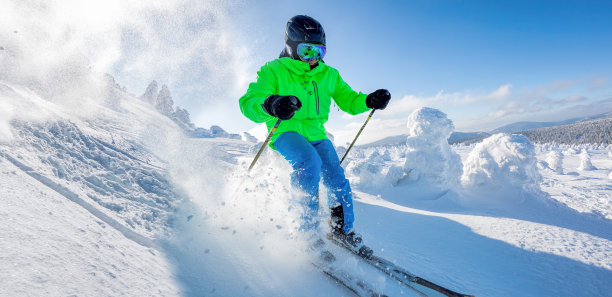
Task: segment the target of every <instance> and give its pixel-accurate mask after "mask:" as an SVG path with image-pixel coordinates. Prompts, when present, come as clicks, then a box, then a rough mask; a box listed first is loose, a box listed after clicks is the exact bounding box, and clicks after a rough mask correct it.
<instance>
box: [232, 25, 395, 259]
mask: <svg viewBox="0 0 612 297" xmlns="http://www.w3.org/2000/svg"><path fill="white" fill-rule="evenodd" d="M325 52H326V47H325V31H323V27H322V26H321V24H320V23H319V22H318V21H316V20H315V19H313V18H312V17H309V16H305V15H297V16H295V17H293V18H291V19H290V20H289V21H288V22H287V25H286V28H285V48H284V49H283V50H282V52H281V54H280V57H279V58H278V59H275V60H272V61H270V62H268V63H266V64H265V65H264V66H263V67H261V69H260V70H259V71H258V72H257V81H256V82H253V83H251V84H250V85H249V88H248V90H247V92H246V94H245V95H244V96H242V97H241V98H240V101H239V103H240V110H241V112H242V113H243V114H244V115H245V116H246V117H247V118H249V119H250V120H252V121H254V122H256V123H261V122H265V123H266V125H267V127H268V130H270V129H271V128H272V126H273V125H274V124H275V122H276V121H277V119H276V118H278V119H280V120H282V122H281V123H280V125H279V127H278V129H277V130H276V132H275V134H274V135H273V136H272V138H271V140H270V147H272V148H273V149H275V150H276V151H278V152H279V153H280V154H281V155H282V156H283V157H284V158H285V159H286V160H287V161H289V163H290V164H291V166H292V167H293V172H292V173H291V182H292V184H293V185H294V186H295V187H297V188H299V189H300V190H301V191H303V192H304V193H306V197H304V201H303V203H304V204H305V206H306V207H305V210H306V213H305V215H304V218H303V219H304V222H303V228H304V229H316V228H317V227H318V220H317V212H318V204H319V202H318V192H319V180H320V178H321V176H322V178H323V184H324V185H325V186H326V187H327V189H328V205H329V207H330V210H331V228H332V236H334V237H336V238H337V239H339V240H341V241H342V242H344V243H346V244H348V245H350V246H351V247H352V248H353V249H354V250H355V251H357V252H358V253H359V254H361V255H362V256H366V257H370V256H371V255H372V250H371V249H370V248H368V247H367V246H365V245H364V244H363V240H362V238H361V236H360V235H359V234H357V233H355V231H354V229H353V222H354V215H353V200H352V194H351V187H350V185H349V181H348V180H347V179H346V177H345V176H344V170H343V168H342V167H341V166H340V161H339V159H338V155H337V153H336V150H335V148H334V146H333V144H332V142H331V141H330V140H329V139H328V138H327V135H326V132H325V128H324V126H323V124H324V123H325V122H326V121H327V119H328V115H329V111H330V105H331V99H332V98H333V100H334V101H335V102H336V104H337V105H338V107H339V108H340V109H342V110H343V111H345V112H347V113H349V114H351V115H356V114H359V113H363V112H365V111H369V110H370V109H384V108H385V107H386V106H387V104H388V103H389V100H390V99H391V94H390V93H389V92H388V91H387V90H385V89H379V90H377V91H374V92H373V93H371V94H369V95H366V94H364V93H358V92H356V91H353V90H352V89H351V87H350V86H349V85H348V84H347V83H346V82H344V80H343V79H342V78H341V77H340V75H339V73H338V71H337V70H336V69H334V68H332V67H330V66H327V65H326V64H325V63H324V62H323V57H324V56H325Z"/></svg>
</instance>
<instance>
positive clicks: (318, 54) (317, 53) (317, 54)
mask: <svg viewBox="0 0 612 297" xmlns="http://www.w3.org/2000/svg"><path fill="white" fill-rule="evenodd" d="M325 52H326V50H325V46H324V45H321V44H312V43H300V44H298V46H297V54H298V57H300V58H302V59H303V60H304V61H312V60H314V59H317V60H319V61H321V60H322V59H323V56H325Z"/></svg>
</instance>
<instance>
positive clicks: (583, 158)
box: [578, 149, 597, 171]
mask: <svg viewBox="0 0 612 297" xmlns="http://www.w3.org/2000/svg"><path fill="white" fill-rule="evenodd" d="M596 169H597V168H595V166H593V163H591V156H590V155H589V153H588V152H587V150H586V149H583V150H582V152H581V153H580V166H578V170H583V171H588V170H596Z"/></svg>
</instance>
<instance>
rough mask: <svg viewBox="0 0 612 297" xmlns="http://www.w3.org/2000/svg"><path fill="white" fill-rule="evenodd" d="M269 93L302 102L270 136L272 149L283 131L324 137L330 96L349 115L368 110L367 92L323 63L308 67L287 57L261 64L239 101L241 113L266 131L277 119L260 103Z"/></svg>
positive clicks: (325, 136) (307, 136) (314, 138)
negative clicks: (361, 90)
mask: <svg viewBox="0 0 612 297" xmlns="http://www.w3.org/2000/svg"><path fill="white" fill-rule="evenodd" d="M270 95H293V96H296V97H298V98H299V99H300V101H302V108H301V109H300V110H298V111H296V112H295V115H294V116H293V117H292V118H291V119H289V120H286V121H282V122H281V124H280V125H279V127H278V128H277V130H276V132H275V133H274V135H273V136H272V138H271V139H270V147H272V148H274V141H275V140H276V138H277V137H278V136H280V135H281V134H283V133H284V132H287V131H294V132H297V133H299V134H301V135H303V136H304V137H305V138H306V139H307V140H308V141H315V140H321V139H325V138H327V135H326V133H325V127H323V124H324V123H325V122H327V119H328V117H329V110H330V106H331V99H332V98H333V99H334V101H335V102H336V104H337V105H338V107H340V109H341V110H343V111H345V112H347V113H349V114H352V115H356V114H359V113H362V112H365V111H368V110H370V109H369V108H368V107H367V106H366V103H365V101H366V100H365V99H366V97H367V94H364V93H361V92H359V93H358V92H355V91H353V89H351V87H350V86H349V85H348V84H347V83H346V82H344V80H343V79H342V77H340V74H339V73H338V70H336V69H334V68H332V67H330V66H327V65H325V63H323V62H319V65H318V66H317V67H315V68H314V69H312V70H311V69H310V65H308V63H306V62H303V61H298V60H294V59H292V58H290V57H284V58H279V59H276V60H273V61H270V62H268V63H266V64H265V65H264V66H263V67H261V69H260V70H259V71H258V72H257V81H256V82H253V83H251V84H249V88H248V90H247V92H246V94H245V95H244V96H242V97H241V98H240V101H239V104H240V111H241V112H242V114H244V115H245V116H246V117H247V118H249V119H250V120H252V121H254V122H256V123H263V122H265V123H266V126H267V127H268V131H270V129H271V128H272V126H274V123H276V121H277V118H275V117H272V116H271V115H269V114H268V113H266V112H265V111H264V110H263V107H262V106H261V104H263V102H264V101H265V100H266V98H267V97H268V96H270Z"/></svg>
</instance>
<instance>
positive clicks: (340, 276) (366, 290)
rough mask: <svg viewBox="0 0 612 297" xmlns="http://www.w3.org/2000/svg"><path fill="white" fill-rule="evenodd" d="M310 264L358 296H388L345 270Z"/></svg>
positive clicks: (314, 263)
mask: <svg viewBox="0 0 612 297" xmlns="http://www.w3.org/2000/svg"><path fill="white" fill-rule="evenodd" d="M312 265H314V266H315V267H317V268H318V269H319V270H321V272H323V274H325V275H326V276H327V277H329V278H331V279H332V280H333V281H334V282H336V283H337V284H339V285H341V286H343V287H345V288H346V289H348V290H349V291H350V292H351V293H353V294H354V295H355V296H358V297H388V296H387V295H384V294H381V293H378V292H376V291H375V290H374V289H373V288H372V287H370V285H369V284H367V283H366V282H364V281H363V280H360V279H357V278H355V277H354V276H352V275H351V274H349V273H347V272H346V271H342V270H338V269H335V268H334V267H332V266H330V265H329V264H326V265H323V264H320V263H316V262H312Z"/></svg>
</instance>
